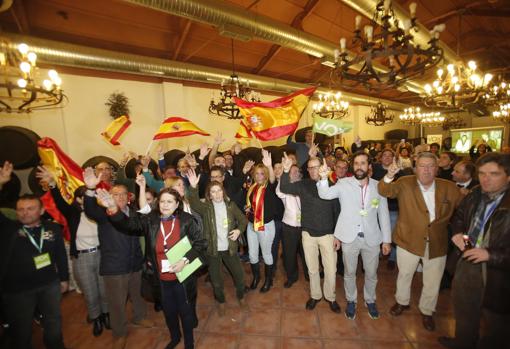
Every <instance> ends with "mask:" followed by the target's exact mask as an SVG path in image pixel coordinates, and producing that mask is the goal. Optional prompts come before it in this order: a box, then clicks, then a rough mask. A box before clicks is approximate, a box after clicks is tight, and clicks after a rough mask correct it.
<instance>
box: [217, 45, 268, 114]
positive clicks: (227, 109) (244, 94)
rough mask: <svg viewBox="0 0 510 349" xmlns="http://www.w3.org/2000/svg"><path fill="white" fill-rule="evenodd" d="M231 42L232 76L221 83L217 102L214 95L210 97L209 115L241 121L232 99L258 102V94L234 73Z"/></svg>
mask: <svg viewBox="0 0 510 349" xmlns="http://www.w3.org/2000/svg"><path fill="white" fill-rule="evenodd" d="M231 40H232V41H231V44H232V75H230V79H229V80H228V81H225V80H222V81H221V87H220V97H219V100H218V101H216V100H215V97H214V94H213V96H212V97H211V102H210V103H209V114H216V115H218V116H224V117H226V118H228V119H234V120H235V119H242V118H243V116H242V114H241V113H240V111H239V108H238V107H237V105H236V104H235V102H234V97H237V98H241V99H244V100H247V101H250V102H260V94H259V93H258V92H255V91H252V90H251V89H250V83H249V82H248V81H246V85H243V84H242V83H241V81H240V80H239V77H238V76H237V74H236V73H235V64H234V39H231Z"/></svg>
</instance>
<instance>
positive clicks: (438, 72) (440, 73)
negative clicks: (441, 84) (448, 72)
mask: <svg viewBox="0 0 510 349" xmlns="http://www.w3.org/2000/svg"><path fill="white" fill-rule="evenodd" d="M443 73H444V71H443V69H438V70H437V76H438V77H439V78H441V76H443Z"/></svg>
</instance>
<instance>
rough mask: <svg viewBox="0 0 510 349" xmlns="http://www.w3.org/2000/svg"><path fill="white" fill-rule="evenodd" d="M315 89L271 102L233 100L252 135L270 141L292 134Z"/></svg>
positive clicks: (304, 90)
mask: <svg viewBox="0 0 510 349" xmlns="http://www.w3.org/2000/svg"><path fill="white" fill-rule="evenodd" d="M315 90H316V87H309V88H305V89H303V90H299V91H296V92H294V93H292V94H290V95H288V96H285V97H281V98H278V99H275V100H273V101H271V102H265V103H263V102H248V101H245V100H243V99H240V98H234V101H235V103H236V104H237V106H238V107H239V110H240V112H241V114H242V115H243V116H244V121H245V123H246V125H247V126H248V127H249V128H250V129H251V131H252V134H253V135H254V136H255V137H256V138H258V139H260V140H262V141H270V140H274V139H278V138H281V137H284V136H288V135H290V134H293V133H294V131H296V128H297V126H298V123H299V119H300V118H301V115H302V114H303V111H304V110H305V108H306V106H307V105H308V102H309V100H310V97H311V96H312V95H313V93H314V92H315Z"/></svg>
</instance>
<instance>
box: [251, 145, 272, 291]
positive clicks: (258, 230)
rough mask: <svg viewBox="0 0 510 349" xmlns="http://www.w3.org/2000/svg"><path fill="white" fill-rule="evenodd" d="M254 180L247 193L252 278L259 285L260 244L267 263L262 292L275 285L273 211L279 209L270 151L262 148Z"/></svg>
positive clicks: (254, 171) (255, 286)
mask: <svg viewBox="0 0 510 349" xmlns="http://www.w3.org/2000/svg"><path fill="white" fill-rule="evenodd" d="M252 178H253V181H254V183H253V184H252V185H251V186H250V188H249V189H248V193H247V195H246V213H247V215H248V220H249V223H248V229H247V237H248V251H249V255H250V264H251V271H252V273H253V280H252V283H251V285H250V288H251V289H252V290H254V289H256V288H257V286H258V283H259V281H260V268H259V247H260V249H261V250H262V258H263V259H264V263H265V280H264V286H262V288H261V289H260V292H267V291H269V289H270V288H271V286H272V285H273V255H272V254H271V247H272V245H273V240H274V236H275V224H274V220H273V218H274V215H275V212H276V205H277V203H278V201H277V200H280V199H279V198H278V197H277V196H276V181H275V180H276V178H275V175H274V172H273V166H272V163H271V154H270V153H269V152H268V151H267V150H264V149H262V164H258V165H256V166H255V167H254V168H253V170H252Z"/></svg>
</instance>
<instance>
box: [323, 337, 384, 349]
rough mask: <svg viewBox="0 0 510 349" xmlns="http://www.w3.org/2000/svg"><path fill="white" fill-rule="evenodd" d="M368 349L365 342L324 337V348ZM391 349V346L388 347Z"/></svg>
mask: <svg viewBox="0 0 510 349" xmlns="http://www.w3.org/2000/svg"><path fill="white" fill-rule="evenodd" d="M338 348H341V349H368V344H367V342H365V341H363V340H352V339H346V340H343V339H325V340H324V349H338ZM388 349H393V348H388Z"/></svg>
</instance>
